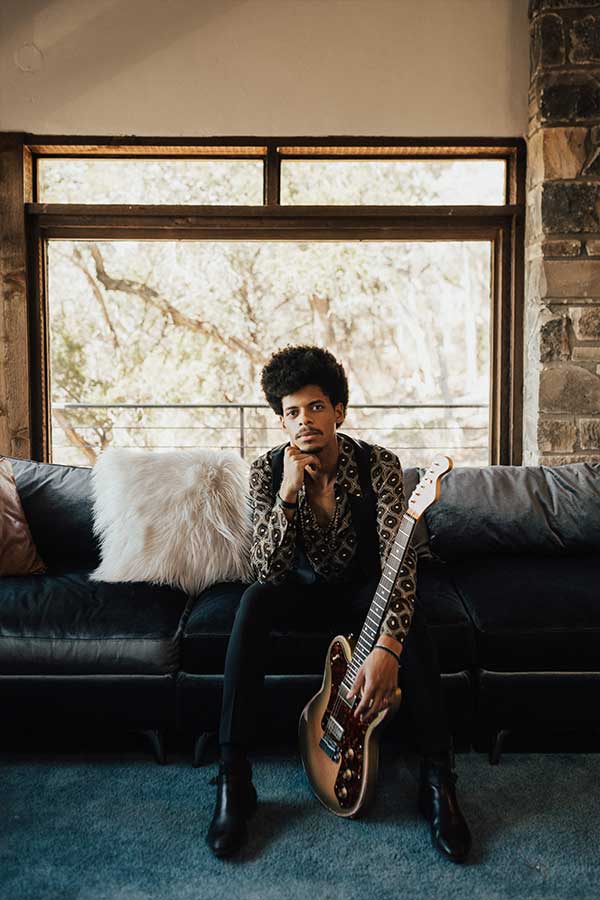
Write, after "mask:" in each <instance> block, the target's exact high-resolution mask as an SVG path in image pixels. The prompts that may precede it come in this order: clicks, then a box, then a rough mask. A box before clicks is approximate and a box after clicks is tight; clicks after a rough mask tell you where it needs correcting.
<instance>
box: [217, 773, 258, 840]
mask: <svg viewBox="0 0 600 900" xmlns="http://www.w3.org/2000/svg"><path fill="white" fill-rule="evenodd" d="M211 784H216V785H217V801H216V805H215V811H214V813H213V817H212V821H211V823H210V826H209V829H208V833H207V835H206V842H207V844H208V846H209V847H210V849H211V850H212V852H213V853H214V854H215V856H219V857H223V856H230V855H231V854H232V853H235V851H236V850H238V849H239V848H240V847H241V846H242V844H244V843H245V841H246V838H247V836H248V830H247V826H246V821H247V819H249V818H250V816H251V815H252V814H253V813H254V811H255V810H256V804H257V796H256V789H255V787H254V785H253V784H252V767H251V765H250V763H249V762H248V761H247V760H244V761H243V762H241V763H227V764H226V763H224V762H223V760H221V762H220V763H219V774H218V775H217V776H216V778H214V779H212V782H211Z"/></svg>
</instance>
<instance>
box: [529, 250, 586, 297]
mask: <svg viewBox="0 0 600 900" xmlns="http://www.w3.org/2000/svg"><path fill="white" fill-rule="evenodd" d="M537 284H538V286H539V287H540V288H542V289H543V290H544V293H540V294H539V296H541V297H552V298H560V297H569V298H571V299H575V298H577V299H579V298H587V297H594V298H595V297H600V259H585V258H582V257H579V258H577V259H547V260H544V261H543V276H542V275H540V274H539V273H538V280H537Z"/></svg>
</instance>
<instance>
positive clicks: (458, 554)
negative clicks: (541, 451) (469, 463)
mask: <svg viewBox="0 0 600 900" xmlns="http://www.w3.org/2000/svg"><path fill="white" fill-rule="evenodd" d="M7 458H8V459H10V461H11V463H12V464H13V470H14V473H15V478H16V483H17V488H18V491H19V495H20V497H21V501H22V503H23V508H24V510H25V514H26V516H27V520H28V522H29V525H30V529H31V532H32V535H33V538H34V540H35V543H36V546H37V547H38V550H39V552H40V554H41V556H42V558H43V559H44V561H45V562H46V564H47V566H48V572H47V573H46V574H43V575H32V576H22V577H4V578H2V579H0V703H1V708H2V715H3V721H4V724H5V726H7V727H10V726H11V724H12V725H14V726H15V727H20V726H22V725H24V724H25V725H32V724H35V725H36V726H38V727H39V726H42V727H43V726H45V725H46V724H49V725H51V726H52V727H53V728H56V727H57V725H58V724H60V723H61V722H69V723H73V722H76V723H81V724H83V723H90V724H92V725H98V726H105V727H109V726H110V727H122V728H127V729H135V730H139V731H142V732H144V733H145V734H146V735H147V736H148V737H149V738H150V739H151V740H152V743H153V746H154V750H155V753H156V755H157V758H158V759H159V761H164V759H165V754H164V736H165V734H167V735H168V734H169V733H173V734H178V735H189V736H191V737H192V738H193V739H194V740H195V751H194V763H195V764H200V763H201V762H202V760H203V758H205V754H206V750H207V746H208V743H209V741H210V738H211V736H213V735H214V734H215V731H216V729H217V725H218V716H219V709H220V700H221V690H222V681H223V674H222V673H223V664H224V658H225V651H226V647H227V641H228V637H229V633H230V631H231V626H232V623H233V619H234V616H235V611H236V608H237V604H238V602H239V598H240V596H241V593H242V592H243V590H244V587H245V585H244V584H243V583H241V582H232V583H220V584H216V585H213V586H212V587H210V588H207V589H206V590H205V591H204V592H202V593H201V594H200V595H198V596H195V597H192V596H188V595H186V594H185V593H183V592H181V591H179V590H175V589H171V588H168V587H163V586H156V585H151V584H146V583H140V582H136V583H124V582H123V583H118V584H104V583H98V582H93V581H90V580H89V579H88V577H87V576H88V573H89V572H90V571H91V570H92V569H93V568H95V566H96V565H97V564H98V562H99V547H98V544H97V541H96V538H95V537H94V535H93V531H92V516H91V511H92V507H91V477H90V476H91V469H90V468H84V467H75V466H63V465H58V464H47V463H39V462H36V461H32V460H20V459H16V458H14V457H7ZM418 477H419V472H418V470H417V469H410V468H407V469H406V471H405V480H406V489H407V496H408V495H409V494H410V492H411V491H412V489H413V487H414V486H415V485H416V483H417V481H418ZM415 542H416V545H417V549H418V552H419V573H418V602H419V603H421V604H422V605H423V607H424V608H425V610H426V614H427V618H428V621H429V625H430V628H431V631H432V633H433V635H434V639H435V641H436V644H437V647H438V653H439V659H440V669H441V672H442V685H443V689H444V693H445V697H446V702H447V706H448V712H449V718H450V723H451V728H452V733H453V740H454V747H455V749H459V750H461V749H462V750H468V749H470V748H473V749H475V750H479V751H488V752H489V753H490V760H491V761H492V762H497V761H498V760H499V758H500V752H501V750H502V747H503V743H504V742H505V740H506V738H507V736H508V735H511V734H515V733H518V732H520V731H522V730H524V729H525V730H527V729H529V730H531V729H532V728H533V729H534V730H536V731H537V732H539V733H550V732H551V731H553V730H556V728H558V727H561V726H562V727H565V728H571V727H574V728H580V729H581V728H583V729H592V730H593V729H595V728H597V727H598V726H599V725H600V721H599V719H600V716H599V714H598V698H599V696H600V465H598V464H596V465H593V464H587V463H578V464H572V465H565V466H557V467H553V468H551V467H516V466H515V467H510V466H508V467H501V466H494V467H491V466H488V467H481V468H476V467H470V468H469V467H466V468H460V467H457V468H455V469H453V470H452V471H451V472H450V473H449V474H448V475H447V476H446V477H445V479H444V481H443V483H442V493H441V497H440V499H439V501H438V502H437V503H436V504H435V505H434V506H432V507H430V509H428V510H427V512H426V514H425V517H424V518H423V519H422V520H421V521H420V523H419V531H418V534H417V535H416V537H415ZM337 630H339V631H340V632H348V631H351V630H354V631H355V632H356V631H357V628H356V623H344V622H341V623H340V627H339V629H337ZM331 636H332V635H331V634H329V633H328V634H325V633H321V632H319V630H318V628H317V627H315V626H314V625H311V623H309V622H307V623H306V628H303V630H302V632H298V631H297V630H295V629H293V628H290V629H288V630H283V631H278V632H274V633H273V635H272V641H271V645H270V654H269V659H268V664H267V671H268V675H267V678H266V685H265V693H264V703H263V707H262V710H261V719H262V722H261V724H262V725H263V729H262V733H264V734H265V735H266V736H267V739H269V738H271V737H273V738H276V737H277V736H279V735H280V736H284V735H285V736H287V737H290V736H293V734H294V733H295V728H296V724H297V721H298V715H299V712H300V710H301V709H302V707H303V705H304V704H305V702H306V701H307V700H308V699H309V698H310V697H311V696H312V695H313V694H314V693H315V692H316V690H317V689H318V688H319V686H320V683H321V679H322V670H323V661H324V656H325V651H326V648H327V646H328V644H329V641H330V639H331ZM389 732H390V735H391V738H390V739H393V740H398V741H399V742H400V743H401V744H402V742H407V745H408V746H410V745H411V739H410V723H408V722H405V721H404V717H403V708H402V707H401V708H400V713H399V715H398V716H397V717H396V719H395V720H394V722H393V723H391V725H390V728H389ZM386 739H387V738H386Z"/></svg>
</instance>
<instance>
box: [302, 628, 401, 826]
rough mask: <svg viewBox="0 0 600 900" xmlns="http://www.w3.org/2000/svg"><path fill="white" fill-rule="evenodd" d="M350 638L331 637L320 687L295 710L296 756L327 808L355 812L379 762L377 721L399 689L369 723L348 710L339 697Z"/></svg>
mask: <svg viewBox="0 0 600 900" xmlns="http://www.w3.org/2000/svg"><path fill="white" fill-rule="evenodd" d="M353 651H354V644H353V643H351V642H350V640H349V639H348V638H346V637H344V636H343V635H338V636H337V637H334V638H333V640H332V641H331V643H330V645H329V649H328V651H327V657H326V660H325V672H324V675H323V683H322V685H321V690H320V691H319V692H318V693H317V694H315V696H314V697H313V698H312V699H311V700H309V702H308V703H307V704H306V706H305V707H304V709H303V711H302V714H301V716H300V722H299V726H298V737H299V742H300V756H301V759H302V765H303V766H304V771H305V772H306V775H307V778H308V781H309V783H310V786H311V788H312V790H313V792H314V794H315V795H316V797H317V798H318V799H319V800H320V801H321V803H322V804H323V805H324V806H326V807H327V809H329V810H330V811H331V812H333V813H335V814H336V815H338V816H345V817H347V818H356V817H357V816H359V815H360V814H361V812H362V811H363V810H364V809H366V808H367V807H368V806H369V804H370V802H371V801H372V799H373V796H374V793H375V785H376V782H377V769H378V764H379V739H380V736H381V729H380V726H381V724H382V722H383V721H384V720H385V719H389V718H391V717H392V716H393V715H395V713H396V712H397V710H398V707H399V706H400V702H401V699H402V698H401V695H399V696H398V697H397V699H396V700H394V702H393V703H392V704H391V705H390V706H389V707H387V709H383V710H381V711H380V712H379V713H378V714H377V715H376V716H375V718H374V719H372V720H371V721H369V722H368V723H364V722H361V721H360V720H359V719H357V718H356V717H355V716H354V715H353V709H354V708H355V706H356V705H357V704H358V698H355V702H354V703H352V706H350V705H349V704H348V702H347V701H346V700H344V699H343V697H344V694H345V691H344V688H343V685H342V681H343V679H344V677H345V675H346V672H347V670H348V666H349V664H350V661H351V659H352V653H353Z"/></svg>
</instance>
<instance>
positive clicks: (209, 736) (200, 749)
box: [192, 731, 217, 769]
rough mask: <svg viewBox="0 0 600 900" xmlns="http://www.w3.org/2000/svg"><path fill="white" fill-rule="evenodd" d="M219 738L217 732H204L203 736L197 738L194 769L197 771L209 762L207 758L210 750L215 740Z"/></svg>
mask: <svg viewBox="0 0 600 900" xmlns="http://www.w3.org/2000/svg"><path fill="white" fill-rule="evenodd" d="M216 737H217V732H216V731H204V732H202V734H201V735H200V736H199V737H197V738H196V741H195V743H194V761H193V762H192V766H193V767H194V769H197V768H198V766H203V765H205V763H206V762H207V759H206V756H207V751H208V748H209V746H210V744H211V742H212V741H213V739H214V738H216Z"/></svg>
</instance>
